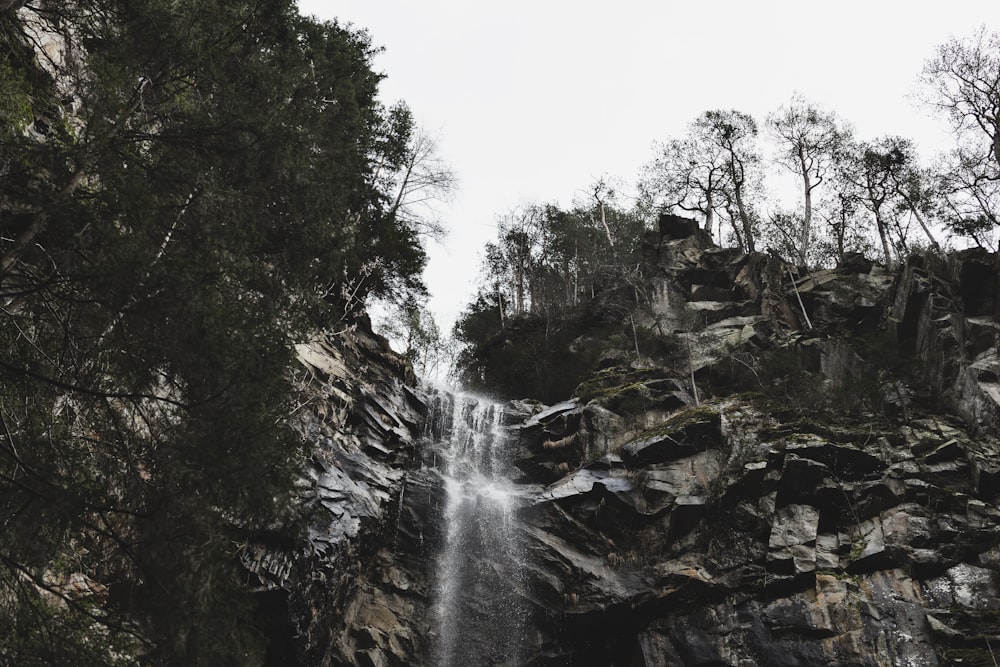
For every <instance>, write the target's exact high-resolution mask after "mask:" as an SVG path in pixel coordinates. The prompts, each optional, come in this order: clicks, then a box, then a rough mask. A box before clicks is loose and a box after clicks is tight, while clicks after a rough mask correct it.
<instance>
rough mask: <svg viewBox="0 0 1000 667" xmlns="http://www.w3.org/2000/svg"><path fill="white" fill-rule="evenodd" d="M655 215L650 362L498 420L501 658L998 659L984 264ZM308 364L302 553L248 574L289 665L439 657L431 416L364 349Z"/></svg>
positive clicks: (633, 363)
mask: <svg viewBox="0 0 1000 667" xmlns="http://www.w3.org/2000/svg"><path fill="white" fill-rule="evenodd" d="M668 222H669V223H670V224H667V225H665V227H664V229H663V230H661V232H659V233H653V234H651V235H650V238H649V239H648V248H647V250H648V256H649V261H650V263H651V266H653V267H655V271H656V274H655V279H654V283H655V288H656V290H655V293H656V299H655V303H654V307H653V308H652V310H651V311H650V312H648V313H646V315H645V316H646V322H645V323H646V325H647V326H649V327H650V328H653V329H655V330H657V331H658V332H659V335H660V337H661V339H662V340H663V341H664V345H663V348H664V353H663V354H662V355H660V357H658V358H643V359H637V358H635V355H634V354H632V357H631V358H629V357H628V356H627V354H625V353H623V352H614V351H610V350H609V353H608V354H607V355H605V357H604V358H603V359H602V361H601V362H600V363H599V364H598V368H596V369H595V372H594V374H593V376H592V377H591V378H590V379H588V380H587V381H586V382H584V383H583V384H581V385H580V387H578V389H577V391H576V392H575V394H576V395H575V396H573V397H567V400H566V401H565V402H563V403H560V404H557V405H553V406H543V405H540V404H537V403H533V402H531V401H515V402H511V403H509V404H508V405H507V406H506V420H507V422H508V424H509V426H508V428H509V431H510V433H511V436H512V438H513V440H512V442H513V443H514V445H513V446H512V455H513V456H514V464H515V466H516V474H515V477H516V481H517V482H518V483H519V484H521V485H522V488H523V496H524V498H525V499H526V500H525V502H524V504H523V506H522V508H521V509H520V511H519V517H520V526H521V537H522V539H523V544H524V550H525V562H526V564H525V566H524V568H525V572H524V573H523V576H522V578H521V580H520V583H519V584H518V587H517V590H518V591H519V594H520V595H521V596H522V597H523V598H524V600H523V603H524V604H523V609H524V610H525V611H524V613H525V621H526V623H527V627H528V630H527V631H526V632H525V633H523V634H524V636H523V637H522V638H520V640H519V642H520V643H523V646H521V647H520V654H519V655H520V656H521V657H520V658H518V659H517V661H516V663H515V661H514V660H513V659H512V660H511V662H510V663H509V664H530V665H577V666H578V665H647V666H653V665H657V666H661V665H706V666H707V665H732V666H743V667H749V666H750V665H788V666H792V665H796V666H804V665H879V666H881V665H913V666H918V665H921V666H922V665H927V666H930V665H995V664H997V659H996V657H995V656H996V655H997V653H998V652H1000V507H998V501H1000V439H998V437H997V426H998V418H1000V357H998V353H997V351H998V341H1000V324H998V318H997V314H998V312H1000V294H998V290H997V285H998V276H1000V271H998V262H997V257H996V256H995V255H991V254H987V253H983V252H975V251H967V252H964V253H958V254H955V255H952V256H949V257H946V258H942V257H938V256H926V257H923V256H921V257H913V258H911V259H910V260H909V261H907V262H906V264H905V265H904V266H902V267H900V268H899V269H898V270H892V271H890V270H887V269H885V268H884V267H880V266H877V265H873V264H871V263H870V262H867V261H865V260H864V259H863V258H860V257H853V258H848V260H847V261H845V262H843V263H842V264H841V266H839V267H837V268H835V269H826V270H821V271H816V272H813V273H809V274H805V273H800V272H798V271H797V270H796V269H794V268H793V267H790V266H789V265H787V264H786V263H784V262H782V261H781V260H780V259H778V258H776V257H771V256H766V255H760V254H755V255H750V256H745V255H741V254H739V253H737V252H735V251H733V250H727V249H720V248H716V247H713V246H712V245H711V243H710V241H709V240H708V239H707V238H705V237H704V236H703V235H702V234H701V232H699V231H698V230H697V229H692V228H690V227H689V226H685V225H682V224H678V223H677V221H676V220H674V221H668ZM348 341H353V342H350V344H348ZM300 352H301V358H302V361H303V364H304V366H305V368H306V369H307V371H308V373H309V374H310V378H311V387H312V388H311V389H309V390H308V392H307V393H308V395H309V396H310V398H309V403H308V405H307V407H306V408H304V411H303V417H302V419H301V430H302V432H303V433H304V434H305V435H307V436H308V437H309V438H310V439H311V440H312V441H313V442H314V443H315V445H316V452H317V453H316V457H315V462H314V470H313V471H312V474H311V476H310V478H309V480H308V485H307V486H308V488H307V489H305V493H306V495H307V497H308V498H309V502H310V503H312V504H313V505H314V506H315V508H316V516H315V517H314V521H313V524H312V525H313V529H312V532H311V533H310V535H309V544H310V548H309V549H308V550H307V552H305V553H303V552H302V550H301V549H299V550H298V551H296V549H295V548H289V549H288V550H287V551H286V552H285V553H286V556H287V557H286V559H285V560H282V559H281V558H278V557H277V556H276V555H275V554H276V553H277V551H278V550H277V549H276V547H274V546H263V547H261V548H260V549H258V550H257V551H252V550H249V551H248V553H251V552H252V553H253V554H255V558H256V560H254V559H253V558H250V557H248V558H247V562H249V563H251V564H252V565H253V564H256V565H254V566H255V567H256V568H257V570H256V571H257V572H258V573H259V576H260V579H261V584H262V586H263V587H264V588H270V592H269V593H262V595H277V596H280V597H281V599H282V600H283V601H284V602H283V603H282V604H284V605H285V607H282V608H281V609H285V608H287V613H286V615H285V616H284V617H282V616H281V614H280V613H279V612H280V611H281V609H279V610H278V611H277V612H274V610H272V611H273V613H274V614H275V617H276V618H286V619H288V622H287V623H286V625H285V635H284V636H285V638H286V640H287V644H286V646H287V652H286V653H283V654H282V657H283V658H285V659H287V660H289V661H291V660H292V658H293V657H294V660H297V663H294V662H289V663H288V664H303V665H319V664H350V665H414V664H433V663H432V658H431V657H430V656H431V655H432V646H433V642H434V638H435V634H436V632H437V630H436V628H435V627H434V623H433V613H432V607H433V604H434V601H433V599H432V597H433V580H434V576H435V575H434V573H433V567H434V562H435V554H436V553H437V549H438V548H439V547H440V544H441V540H442V536H441V521H442V513H441V505H442V498H441V494H442V491H441V483H440V474H439V472H438V469H437V467H436V466H435V458H434V457H435V445H434V441H435V438H434V432H433V431H434V428H433V423H434V422H433V420H429V419H427V416H428V414H429V413H432V412H433V410H432V409H431V408H429V407H428V406H429V405H430V403H431V402H432V401H431V400H430V398H429V394H428V393H426V391H425V392H423V393H421V392H418V391H415V390H414V389H412V386H411V385H410V384H408V382H407V381H403V380H400V379H399V378H400V377H401V376H400V372H401V371H400V368H399V366H398V365H397V364H398V360H393V359H392V357H391V356H390V355H387V353H386V352H385V351H384V350H380V349H379V348H378V345H377V344H376V342H375V339H373V338H372V337H370V336H358V337H355V338H349V337H343V338H342V339H337V340H334V339H331V340H327V341H321V342H317V343H313V344H311V345H308V346H303V348H302V349H301V350H300ZM409 381H411V382H412V378H410V380H409ZM484 567H485V565H484ZM466 603H467V604H469V605H473V606H474V605H475V600H472V599H470V600H467V601H466ZM279 606H280V605H279ZM511 654H512V655H514V651H512V652H511ZM275 664H279V663H277V662H276V663H275ZM497 664H501V663H497Z"/></svg>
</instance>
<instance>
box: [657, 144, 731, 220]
mask: <svg viewBox="0 0 1000 667" xmlns="http://www.w3.org/2000/svg"><path fill="white" fill-rule="evenodd" d="M695 129H696V128H694V127H692V128H691V132H690V134H689V136H687V137H685V138H683V139H671V140H669V141H666V142H663V143H659V144H656V145H655V150H656V157H654V158H653V160H652V161H651V162H650V163H649V164H647V165H645V166H644V167H643V173H642V175H641V176H640V180H639V188H640V193H641V197H642V199H643V200H644V202H645V206H646V207H647V208H649V209H651V210H670V209H674V208H678V209H680V210H682V211H686V212H689V213H699V214H701V215H702V216H704V218H705V227H704V228H705V231H706V232H707V233H708V234H709V235H710V236H711V235H712V234H713V232H714V228H715V215H716V212H717V211H718V210H719V208H720V206H721V200H722V199H723V198H724V194H723V193H724V192H725V189H726V187H727V186H728V183H729V180H728V176H727V173H728V172H727V161H726V160H725V154H724V152H723V150H722V148H721V147H720V146H719V145H718V144H716V143H715V142H711V141H708V140H707V137H705V136H703V135H700V134H695Z"/></svg>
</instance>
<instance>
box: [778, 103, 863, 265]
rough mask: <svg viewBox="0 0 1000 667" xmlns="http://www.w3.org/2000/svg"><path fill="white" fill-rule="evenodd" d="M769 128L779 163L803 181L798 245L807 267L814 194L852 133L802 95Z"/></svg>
mask: <svg viewBox="0 0 1000 667" xmlns="http://www.w3.org/2000/svg"><path fill="white" fill-rule="evenodd" d="M767 129H768V131H769V133H770V134H771V136H772V137H773V138H774V139H775V141H776V142H777V144H778V154H777V157H776V162H777V163H778V164H780V165H781V166H783V167H785V168H786V169H788V170H789V171H791V172H792V173H794V174H796V175H797V176H798V177H799V178H801V179H802V194H803V210H802V218H801V228H800V229H799V230H798V238H797V239H795V241H796V243H795V245H796V246H797V247H796V250H797V253H798V255H799V261H800V262H801V263H802V264H803V265H805V264H806V261H807V258H808V255H809V249H810V245H811V241H812V234H813V191H814V190H815V189H816V188H818V187H819V186H820V185H821V184H822V183H823V182H824V181H825V180H828V178H829V176H830V175H831V174H832V173H833V171H834V169H835V168H836V166H837V162H838V160H839V159H840V157H841V155H842V151H843V147H844V144H845V142H846V141H847V139H848V137H849V131H848V130H846V129H845V128H844V127H843V125H842V124H841V123H840V122H838V120H837V118H836V116H835V115H834V114H833V113H831V112H826V111H823V110H821V109H818V108H817V107H815V106H813V105H812V104H810V103H809V102H807V101H806V100H805V99H804V98H802V97H801V96H799V95H796V96H794V97H793V98H792V101H791V104H789V105H788V106H782V107H781V108H779V109H778V111H776V112H775V113H772V114H771V115H769V116H768V118H767Z"/></svg>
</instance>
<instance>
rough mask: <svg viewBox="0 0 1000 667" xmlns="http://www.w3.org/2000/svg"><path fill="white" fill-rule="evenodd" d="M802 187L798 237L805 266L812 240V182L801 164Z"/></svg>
mask: <svg viewBox="0 0 1000 667" xmlns="http://www.w3.org/2000/svg"><path fill="white" fill-rule="evenodd" d="M802 187H803V192H804V194H805V206H804V207H803V210H802V233H801V235H800V237H799V258H800V259H801V261H802V266H806V259H807V258H808V256H809V244H810V241H811V240H812V239H811V238H810V237H811V236H812V191H813V184H812V182H811V181H810V179H809V171H808V170H807V169H805V167H804V166H803V169H802Z"/></svg>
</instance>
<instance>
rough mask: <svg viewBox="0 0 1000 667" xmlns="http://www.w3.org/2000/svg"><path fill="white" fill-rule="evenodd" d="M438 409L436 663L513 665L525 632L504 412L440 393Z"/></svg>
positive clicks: (450, 665) (448, 665)
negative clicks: (440, 502) (440, 499)
mask: <svg viewBox="0 0 1000 667" xmlns="http://www.w3.org/2000/svg"><path fill="white" fill-rule="evenodd" d="M437 412H438V414H437V419H436V420H435V421H436V422H437V424H438V426H437V427H436V428H437V430H438V433H436V434H435V435H436V439H437V440H438V443H439V448H440V449H439V451H440V458H439V466H440V472H441V475H442V478H443V484H444V491H445V499H444V503H445V506H444V508H443V510H444V511H443V521H444V525H443V527H442V533H443V538H442V539H443V543H442V547H441V552H440V555H439V556H438V560H437V563H436V582H435V593H436V603H435V615H436V619H435V620H436V623H437V637H436V646H435V650H434V658H435V663H436V664H438V665H441V667H457V666H462V667H466V666H473V665H483V666H489V665H514V664H517V660H518V656H517V652H518V648H519V647H520V646H521V645H522V641H521V639H522V635H523V633H524V629H525V623H524V609H523V605H522V604H521V603H520V595H519V588H520V584H521V581H522V576H521V574H520V572H521V570H522V564H523V551H522V547H521V543H520V541H519V539H518V529H517V524H516V517H515V511H516V509H517V505H518V498H517V495H516V492H515V487H514V485H513V484H512V483H511V482H510V481H509V480H508V479H507V477H506V473H507V468H508V453H509V452H508V448H507V447H506V445H507V443H508V438H507V436H506V432H505V427H504V425H503V410H502V408H501V406H499V405H496V404H493V403H490V402H488V401H486V400H484V399H481V398H476V397H472V396H468V395H462V394H444V393H442V394H440V395H439V397H438V401H437Z"/></svg>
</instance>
